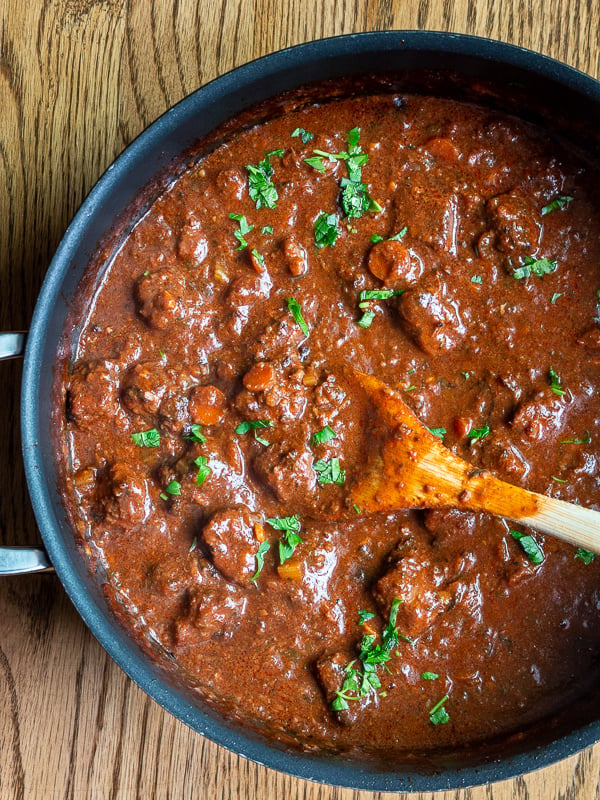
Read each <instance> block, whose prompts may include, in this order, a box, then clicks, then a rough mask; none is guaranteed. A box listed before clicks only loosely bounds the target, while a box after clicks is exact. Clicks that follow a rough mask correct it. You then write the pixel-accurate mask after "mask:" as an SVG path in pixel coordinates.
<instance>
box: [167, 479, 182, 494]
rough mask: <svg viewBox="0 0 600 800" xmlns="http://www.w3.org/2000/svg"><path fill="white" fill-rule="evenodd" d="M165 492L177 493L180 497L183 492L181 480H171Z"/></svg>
mask: <svg viewBox="0 0 600 800" xmlns="http://www.w3.org/2000/svg"><path fill="white" fill-rule="evenodd" d="M165 492H166V493H167V494H170V495H171V496H173V495H175V496H177V497H179V495H180V494H181V484H180V483H179V481H171V483H170V484H169V485H168V486H167V488H166V489H165Z"/></svg>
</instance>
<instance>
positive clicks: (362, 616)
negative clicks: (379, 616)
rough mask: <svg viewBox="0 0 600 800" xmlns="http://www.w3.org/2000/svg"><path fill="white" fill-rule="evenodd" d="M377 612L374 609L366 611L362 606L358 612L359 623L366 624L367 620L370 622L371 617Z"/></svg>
mask: <svg viewBox="0 0 600 800" xmlns="http://www.w3.org/2000/svg"><path fill="white" fill-rule="evenodd" d="M374 616H375V614H374V613H373V612H372V611H366V610H365V609H364V608H361V609H360V611H359V612H358V624H359V625H364V624H365V622H368V621H369V620H370V619H373V617H374Z"/></svg>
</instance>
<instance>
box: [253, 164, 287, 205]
mask: <svg viewBox="0 0 600 800" xmlns="http://www.w3.org/2000/svg"><path fill="white" fill-rule="evenodd" d="M282 155H283V150H271V152H270V153H267V155H266V156H265V157H264V158H263V160H262V161H259V163H258V164H257V165H256V166H254V165H252V164H247V165H246V170H247V172H248V194H249V195H250V198H251V199H252V200H254V202H255V203H256V208H263V206H264V207H266V208H275V207H276V205H277V200H278V198H279V195H278V193H277V189H276V188H275V185H274V184H273V182H272V181H271V176H272V174H273V167H272V166H271V161H270V159H271V157H272V156H278V157H281V156H282Z"/></svg>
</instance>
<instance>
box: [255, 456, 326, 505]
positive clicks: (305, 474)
mask: <svg viewBox="0 0 600 800" xmlns="http://www.w3.org/2000/svg"><path fill="white" fill-rule="evenodd" d="M313 461H314V457H313V454H312V452H311V451H310V450H308V448H303V449H301V448H292V449H291V450H286V449H282V448H280V447H279V446H277V445H271V446H270V447H267V448H266V449H264V450H263V452H262V453H260V454H259V455H258V456H257V457H256V458H255V459H254V463H253V466H254V469H255V471H256V473H257V475H258V477H259V478H260V479H261V481H262V482H263V483H264V484H266V485H267V486H268V487H269V489H271V490H272V492H273V493H274V494H275V496H276V497H277V498H278V499H279V500H281V502H282V503H292V501H293V502H294V503H298V504H302V505H305V504H306V501H307V500H308V499H309V498H310V496H311V495H312V493H313V492H314V491H315V487H316V484H317V480H316V474H315V471H314V469H313Z"/></svg>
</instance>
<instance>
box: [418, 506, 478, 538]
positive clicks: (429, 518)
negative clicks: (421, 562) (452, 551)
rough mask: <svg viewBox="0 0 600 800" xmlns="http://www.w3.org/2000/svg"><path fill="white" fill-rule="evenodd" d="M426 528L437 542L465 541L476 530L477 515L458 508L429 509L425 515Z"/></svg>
mask: <svg viewBox="0 0 600 800" xmlns="http://www.w3.org/2000/svg"><path fill="white" fill-rule="evenodd" d="M423 521H424V523H425V527H426V528H427V530H428V531H429V533H432V534H433V535H434V537H435V541H436V542H439V543H441V542H444V541H445V540H447V539H448V540H450V543H451V542H452V540H458V538H459V537H460V540H461V541H464V536H465V535H466V536H470V535H471V534H472V533H473V531H474V529H475V514H473V513H472V512H470V511H459V510H458V509H457V508H429V509H427V510H426V511H424V513H423Z"/></svg>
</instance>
